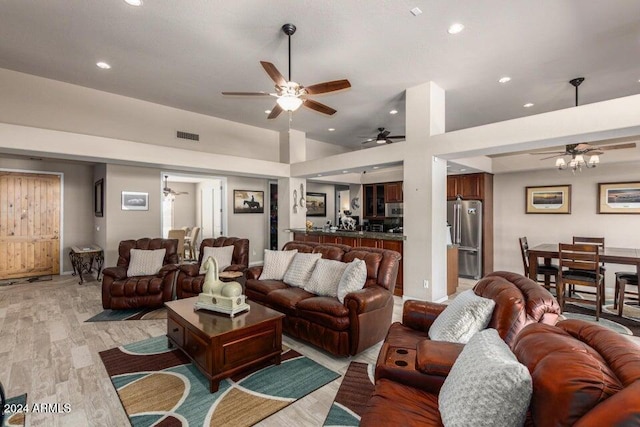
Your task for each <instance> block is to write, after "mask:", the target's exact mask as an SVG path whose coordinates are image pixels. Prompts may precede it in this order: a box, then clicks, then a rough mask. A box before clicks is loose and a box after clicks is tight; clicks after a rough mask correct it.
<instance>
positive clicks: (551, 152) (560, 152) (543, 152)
mask: <svg viewBox="0 0 640 427" xmlns="http://www.w3.org/2000/svg"><path fill="white" fill-rule="evenodd" d="M529 154H531V155H533V156H537V155H539V154H567V152H566V151H539V152H537V153H529ZM541 160H542V159H541Z"/></svg>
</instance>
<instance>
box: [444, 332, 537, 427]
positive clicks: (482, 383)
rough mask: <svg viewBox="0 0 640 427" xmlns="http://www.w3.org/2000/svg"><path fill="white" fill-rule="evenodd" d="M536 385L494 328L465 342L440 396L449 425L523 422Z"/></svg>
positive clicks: (509, 425)
mask: <svg viewBox="0 0 640 427" xmlns="http://www.w3.org/2000/svg"><path fill="white" fill-rule="evenodd" d="M532 392H533V385H532V380H531V375H530V374H529V370H528V369H527V368H526V367H525V366H524V365H522V364H521V363H520V362H518V359H516V357H515V356H514V355H513V353H512V352H511V350H510V349H509V347H508V346H507V344H505V342H504V341H502V339H501V338H500V335H498V332H497V331H496V330H495V329H485V330H484V331H481V332H478V333H477V334H475V335H474V336H473V337H472V338H471V340H469V343H468V344H467V345H465V346H464V349H463V350H462V352H461V353H460V356H458V358H457V359H456V361H455V363H454V364H453V366H452V367H451V372H450V373H449V375H448V376H447V379H446V380H445V381H444V384H443V385H442V389H441V390H440V394H439V396H438V408H439V410H440V416H441V417H442V423H443V424H444V425H445V426H447V427H467V426H487V427H489V426H491V427H512V426H521V425H523V424H524V421H525V418H526V415H527V408H528V407H529V403H530V401H531V394H532Z"/></svg>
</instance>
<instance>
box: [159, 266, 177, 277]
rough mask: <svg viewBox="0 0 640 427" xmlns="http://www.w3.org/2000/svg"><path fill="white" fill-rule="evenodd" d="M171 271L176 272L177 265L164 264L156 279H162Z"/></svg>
mask: <svg viewBox="0 0 640 427" xmlns="http://www.w3.org/2000/svg"><path fill="white" fill-rule="evenodd" d="M172 271H178V264H166V265H163V266H162V268H161V269H160V271H158V274H157V276H158V277H164V276H166V275H167V274H169V273H171V272H172Z"/></svg>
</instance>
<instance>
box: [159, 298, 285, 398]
mask: <svg viewBox="0 0 640 427" xmlns="http://www.w3.org/2000/svg"><path fill="white" fill-rule="evenodd" d="M197 299H198V297H192V298H185V299H181V300H177V301H170V302H166V303H165V305H166V307H167V313H168V318H167V338H169V347H172V346H174V345H175V346H176V347H178V348H179V349H180V350H182V351H183V352H184V353H185V354H186V355H187V356H188V357H189V358H190V359H191V360H192V361H193V363H194V364H195V365H196V367H197V368H198V369H199V370H200V371H201V372H202V373H203V374H204V375H205V376H206V377H207V379H208V380H209V391H210V392H212V393H213V392H215V391H218V386H219V384H220V380H222V379H224V378H227V377H230V376H231V375H233V374H235V373H237V372H240V371H243V370H245V369H247V368H249V367H251V366H253V365H256V364H259V363H262V362H265V361H268V360H269V359H271V360H272V361H273V363H274V364H276V365H279V364H280V354H281V353H282V318H283V317H284V314H282V313H279V312H277V311H275V310H272V309H270V308H268V307H264V306H262V305H260V304H257V303H255V302H253V301H247V303H248V304H249V305H250V306H251V309H250V310H249V311H248V312H246V313H241V314H238V315H236V316H235V317H234V318H230V317H229V316H227V315H224V314H218V313H214V312H211V311H206V310H198V311H194V309H193V308H194V303H195V302H196V300H197Z"/></svg>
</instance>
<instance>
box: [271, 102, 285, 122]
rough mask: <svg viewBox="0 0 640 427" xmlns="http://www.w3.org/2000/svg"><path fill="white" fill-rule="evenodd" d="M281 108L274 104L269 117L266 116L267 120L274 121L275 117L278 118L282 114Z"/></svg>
mask: <svg viewBox="0 0 640 427" xmlns="http://www.w3.org/2000/svg"><path fill="white" fill-rule="evenodd" d="M282 111H283V110H282V107H281V106H280V104H276V105H274V106H273V108H272V109H271V112H270V113H269V115H268V116H267V119H275V118H276V117H278V116H279V115H280V113H282Z"/></svg>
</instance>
